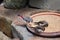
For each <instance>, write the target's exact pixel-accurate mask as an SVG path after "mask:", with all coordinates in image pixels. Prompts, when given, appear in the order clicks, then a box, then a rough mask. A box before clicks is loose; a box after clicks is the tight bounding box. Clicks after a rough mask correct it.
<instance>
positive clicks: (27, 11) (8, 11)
mask: <svg viewBox="0 0 60 40" xmlns="http://www.w3.org/2000/svg"><path fill="white" fill-rule="evenodd" d="M39 10H40V9H39ZM39 10H38V9H32V8H23V9H20V10H11V9H5V8H4V7H3V6H0V15H1V16H5V17H7V18H9V19H11V20H14V18H15V17H16V16H17V15H18V14H20V15H24V16H30V14H31V13H32V12H35V11H39ZM31 40H60V38H42V37H33V38H32V39H31Z"/></svg>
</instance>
